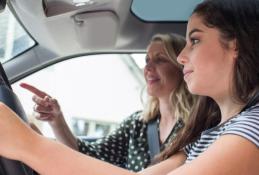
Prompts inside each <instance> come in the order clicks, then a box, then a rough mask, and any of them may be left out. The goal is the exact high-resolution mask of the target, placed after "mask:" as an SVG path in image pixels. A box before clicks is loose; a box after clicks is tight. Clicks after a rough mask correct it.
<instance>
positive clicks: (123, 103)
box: [12, 54, 145, 137]
mask: <svg viewBox="0 0 259 175" xmlns="http://www.w3.org/2000/svg"><path fill="white" fill-rule="evenodd" d="M140 57H142V58H140ZM144 57H145V55H144V54H134V55H128V54H102V55H90V56H83V57H79V58H74V59H70V60H66V61H63V62H59V63H57V64H55V65H52V66H50V67H48V68H45V69H43V70H40V71H38V72H37V73H34V74H32V75H30V76H28V77H26V78H24V79H22V80H20V81H19V82H16V83H14V84H13V85H12V86H13V89H14V91H15V93H16V94H17V95H18V97H19V98H20V100H21V102H22V104H23V107H24V108H25V110H26V113H27V116H28V117H29V119H30V120H31V121H33V122H34V123H36V125H37V126H38V127H39V128H40V129H41V131H42V132H43V134H44V135H46V136H49V137H53V133H52V131H51V129H50V127H49V126H48V124H47V123H45V122H41V121H37V120H36V119H35V118H34V112H33V105H34V104H33V102H32V100H31V98H32V94H31V93H30V92H28V91H26V90H24V89H23V88H21V87H20V86H19V84H20V83H21V82H25V83H29V84H32V85H34V86H36V87H38V88H39V89H41V90H43V91H45V92H47V93H48V94H49V95H51V96H52V97H54V98H56V99H57V100H58V102H59V104H60V106H61V109H62V111H63V113H64V116H65V119H66V121H67V122H68V124H69V127H70V128H71V129H72V131H73V133H74V134H75V135H80V136H91V137H101V136H105V135H107V134H108V133H109V132H111V131H112V130H113V129H115V128H116V127H117V125H118V123H120V122H121V121H122V120H123V119H124V118H125V117H127V116H129V115H130V114H132V113H133V112H135V111H137V110H141V109H142V108H143V107H142V106H143V105H142V103H141V91H142V90H143V88H144V86H145V81H144V78H143V71H142V67H141V66H138V65H140V64H139V63H138V62H137V61H135V60H139V59H143V60H144Z"/></svg>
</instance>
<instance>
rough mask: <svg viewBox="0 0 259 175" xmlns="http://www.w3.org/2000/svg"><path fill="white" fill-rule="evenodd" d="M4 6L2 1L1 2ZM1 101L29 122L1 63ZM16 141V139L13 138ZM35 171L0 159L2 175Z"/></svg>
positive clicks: (5, 159)
mask: <svg viewBox="0 0 259 175" xmlns="http://www.w3.org/2000/svg"><path fill="white" fill-rule="evenodd" d="M0 2H1V5H2V0H1V1H0ZM1 5H0V6H1ZM0 101H1V102H3V103H4V104H6V105H7V106H8V107H10V108H11V109H12V110H13V111H14V112H15V113H16V114H17V115H18V116H20V117H21V118H22V119H23V120H24V121H25V122H28V120H27V117H26V114H25V112H24V110H23V108H22V105H21V103H20V101H19V99H18V97H17V96H16V95H15V93H14V92H13V91H12V88H11V86H10V84H9V81H8V79H7V76H6V74H5V71H4V69H3V67H2V64H1V63H0ZM13 139H15V138H13ZM36 174H38V173H36V172H35V171H34V170H33V169H31V168H30V167H28V166H27V165H25V164H24V163H22V162H19V161H15V160H10V159H7V158H4V157H0V175H36Z"/></svg>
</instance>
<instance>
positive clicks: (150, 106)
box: [142, 34, 196, 123]
mask: <svg viewBox="0 0 259 175" xmlns="http://www.w3.org/2000/svg"><path fill="white" fill-rule="evenodd" d="M156 41H160V42H162V43H163V44H164V46H165V48H166V52H167V56H168V59H169V60H170V62H171V63H172V64H174V65H175V67H176V68H177V69H179V72H180V73H181V77H180V82H179V83H178V86H177V87H176V89H174V90H173V91H172V92H171V94H170V103H171V105H172V106H173V108H172V109H173V111H172V113H173V115H174V116H175V117H176V119H182V120H183V122H184V123H185V122H186V121H187V119H188V116H189V115H190V112H191V108H192V106H193V104H194V103H195V101H196V97H195V96H194V95H192V94H190V93H189V91H188V89H187V85H186V83H185V82H184V80H183V74H182V69H183V67H182V65H180V64H179V63H178V62H177V60H176V59H177V56H178V55H179V54H180V52H181V50H182V49H183V48H184V46H185V44H186V41H185V39H184V37H182V36H180V35H177V34H156V35H154V36H153V37H152V39H151V42H150V43H152V42H156ZM159 113H160V111H159V101H158V98H156V97H152V96H148V100H147V102H146V104H145V108H144V110H143V115H142V119H143V121H145V122H148V121H150V120H152V119H154V118H156V117H157V115H159Z"/></svg>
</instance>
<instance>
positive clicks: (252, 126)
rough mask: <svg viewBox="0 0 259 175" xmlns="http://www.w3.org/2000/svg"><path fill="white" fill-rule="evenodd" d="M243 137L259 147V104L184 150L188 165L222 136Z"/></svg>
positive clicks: (210, 130) (207, 132) (204, 135)
mask: <svg viewBox="0 0 259 175" xmlns="http://www.w3.org/2000/svg"><path fill="white" fill-rule="evenodd" d="M226 134H233V135H238V136H241V137H243V138H245V139H247V140H249V141H250V142H252V143H253V144H255V145H256V146H257V148H258V147H259V104H257V105H255V106H252V107H250V108H248V109H247V110H245V111H243V112H241V113H240V114H238V115H236V116H234V117H233V118H231V119H229V120H227V121H226V122H224V123H222V124H220V125H218V126H216V127H214V128H211V129H209V130H206V131H204V132H202V133H201V136H200V138H199V139H198V140H197V141H195V142H193V143H191V144H188V145H187V146H186V147H185V148H184V152H185V154H186V155H187V160H186V163H188V162H190V161H191V160H194V159H195V158H196V157H198V156H199V155H200V154H201V153H203V152H204V151H206V150H207V149H208V147H209V146H210V145H211V144H213V143H214V142H215V141H216V140H217V139H218V138H219V137H220V136H222V135H226Z"/></svg>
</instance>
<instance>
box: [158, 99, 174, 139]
mask: <svg viewBox="0 0 259 175" xmlns="http://www.w3.org/2000/svg"><path fill="white" fill-rule="evenodd" d="M159 110H160V114H161V118H160V123H159V129H160V132H159V133H160V141H161V143H164V142H165V140H166V138H167V137H168V136H169V134H170V133H171V131H172V129H173V127H174V125H175V122H176V117H175V116H174V112H173V111H174V109H173V107H172V105H171V104H170V103H169V100H168V99H165V100H162V99H159Z"/></svg>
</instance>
